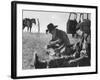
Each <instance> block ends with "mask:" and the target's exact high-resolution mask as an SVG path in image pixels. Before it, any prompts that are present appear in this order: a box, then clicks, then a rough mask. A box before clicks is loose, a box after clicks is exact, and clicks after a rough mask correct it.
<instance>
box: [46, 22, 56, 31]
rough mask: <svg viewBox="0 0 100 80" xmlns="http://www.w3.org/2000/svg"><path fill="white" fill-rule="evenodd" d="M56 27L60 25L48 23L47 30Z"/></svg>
mask: <svg viewBox="0 0 100 80" xmlns="http://www.w3.org/2000/svg"><path fill="white" fill-rule="evenodd" d="M56 27H58V26H57V25H54V24H53V23H50V24H48V25H47V30H46V32H48V31H49V32H51V31H52V30H54V29H55V28H56Z"/></svg>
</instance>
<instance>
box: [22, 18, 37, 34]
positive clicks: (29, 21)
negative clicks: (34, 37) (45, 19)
mask: <svg viewBox="0 0 100 80" xmlns="http://www.w3.org/2000/svg"><path fill="white" fill-rule="evenodd" d="M32 23H34V24H35V25H36V19H34V18H32V19H29V18H24V19H23V30H24V28H25V27H27V31H30V32H31V29H32Z"/></svg>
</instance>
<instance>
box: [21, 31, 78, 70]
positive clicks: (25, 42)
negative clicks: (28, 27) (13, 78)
mask: <svg viewBox="0 0 100 80" xmlns="http://www.w3.org/2000/svg"><path fill="white" fill-rule="evenodd" d="M68 37H69V39H70V42H71V43H74V42H76V40H75V39H73V38H72V37H71V35H68ZM50 39H51V36H50V35H47V34H45V33H30V32H23V33H22V69H34V61H33V60H34V59H33V58H34V52H37V54H38V55H39V57H40V58H42V59H44V58H47V55H46V54H45V53H46V50H45V46H46V45H47V44H48V42H49V41H50Z"/></svg>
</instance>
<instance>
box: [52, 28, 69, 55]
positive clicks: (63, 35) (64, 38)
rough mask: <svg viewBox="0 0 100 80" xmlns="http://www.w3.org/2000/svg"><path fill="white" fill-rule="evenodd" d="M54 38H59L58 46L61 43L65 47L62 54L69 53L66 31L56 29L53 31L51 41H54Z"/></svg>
mask: <svg viewBox="0 0 100 80" xmlns="http://www.w3.org/2000/svg"><path fill="white" fill-rule="evenodd" d="M56 40H59V42H58V44H59V45H60V46H62V45H63V47H64V48H65V51H64V54H65V55H69V54H70V47H69V46H70V41H69V38H68V36H67V33H66V32H64V31H62V30H59V29H56V31H55V33H54V34H52V40H51V41H56ZM56 44H57V43H56Z"/></svg>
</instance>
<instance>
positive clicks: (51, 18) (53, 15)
mask: <svg viewBox="0 0 100 80" xmlns="http://www.w3.org/2000/svg"><path fill="white" fill-rule="evenodd" d="M69 15H70V13H69V12H51V11H48V12H47V11H34V10H33V11H32V10H24V11H23V19H24V18H30V19H31V18H35V19H39V22H40V32H41V33H45V30H46V29H47V25H48V24H49V23H53V24H54V25H58V27H57V28H58V29H61V30H63V31H66V27H67V25H66V24H67V21H68V18H69ZM79 15H80V14H79V13H77V21H79ZM74 17H75V15H74V14H72V15H71V19H74ZM32 32H38V25H34V24H33V26H32Z"/></svg>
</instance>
